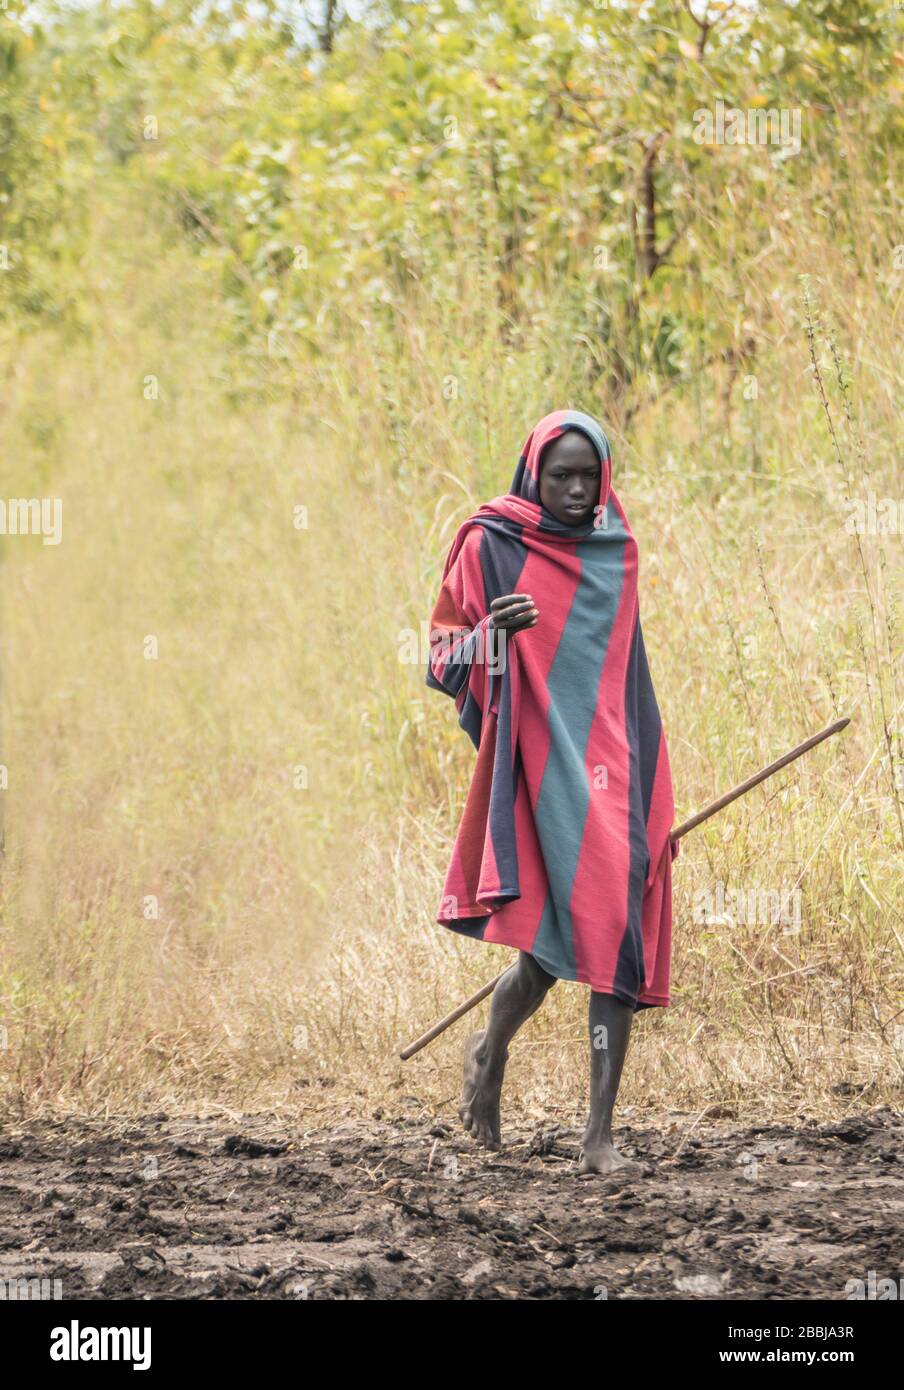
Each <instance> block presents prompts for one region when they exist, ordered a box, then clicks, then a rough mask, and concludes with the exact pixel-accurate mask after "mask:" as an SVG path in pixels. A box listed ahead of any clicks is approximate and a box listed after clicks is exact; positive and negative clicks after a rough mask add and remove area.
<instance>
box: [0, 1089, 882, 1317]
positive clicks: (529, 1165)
mask: <svg viewBox="0 0 904 1390" xmlns="http://www.w3.org/2000/svg"><path fill="white" fill-rule="evenodd" d="M402 1108H403V1111H405V1110H406V1107H405V1106H403V1107H402ZM377 1113H378V1115H379V1112H377ZM902 1131H904V1123H902V1117H901V1116H900V1115H899V1114H896V1113H895V1112H893V1111H892V1110H890V1109H888V1108H887V1107H886V1108H882V1109H879V1110H873V1111H870V1112H868V1113H863V1114H858V1115H851V1116H849V1117H848V1118H846V1119H844V1120H841V1121H839V1122H837V1123H834V1124H816V1123H810V1124H807V1125H803V1126H798V1127H788V1126H781V1125H765V1126H761V1127H754V1128H741V1127H738V1126H737V1125H734V1126H732V1125H731V1124H726V1123H724V1122H718V1121H716V1122H714V1121H713V1120H712V1119H709V1120H707V1119H705V1118H704V1119H700V1118H699V1117H695V1116H693V1115H673V1116H671V1117H664V1118H663V1119H662V1120H661V1121H660V1122H659V1123H657V1124H656V1125H655V1126H654V1125H650V1126H649V1127H640V1126H638V1127H630V1126H629V1127H625V1128H622V1129H620V1131H619V1133H618V1136H617V1139H618V1142H619V1143H620V1146H621V1147H622V1148H623V1150H624V1151H625V1152H627V1153H629V1154H631V1155H632V1156H634V1157H637V1158H639V1159H641V1160H642V1161H643V1163H644V1165H645V1176H643V1177H641V1178H639V1179H637V1178H635V1179H632V1181H631V1182H629V1183H626V1182H624V1180H614V1179H605V1180H601V1179H599V1178H596V1177H580V1176H579V1175H578V1172H577V1165H576V1155H577V1144H578V1137H579V1136H578V1131H577V1130H571V1129H566V1128H561V1127H559V1128H547V1129H540V1130H537V1129H530V1128H522V1129H520V1130H519V1129H517V1128H516V1129H514V1130H513V1129H511V1128H509V1129H508V1130H507V1133H506V1140H507V1142H506V1147H505V1149H504V1150H503V1151H502V1152H501V1153H500V1154H498V1155H493V1156H485V1155H482V1154H480V1153H479V1152H478V1151H477V1150H475V1149H474V1148H473V1147H472V1146H471V1143H470V1140H467V1139H466V1138H465V1137H464V1136H460V1135H459V1133H458V1132H457V1131H456V1130H455V1129H454V1128H452V1126H451V1125H449V1124H448V1123H446V1122H442V1123H440V1122H437V1121H436V1120H435V1119H434V1118H432V1117H430V1116H426V1115H425V1114H424V1113H423V1111H422V1110H421V1109H420V1107H419V1106H418V1105H417V1104H416V1103H415V1102H414V1101H411V1102H409V1103H408V1106H407V1112H406V1113H402V1114H397V1115H394V1116H392V1117H389V1116H382V1115H381V1116H380V1117H379V1118H373V1119H371V1120H368V1121H363V1120H349V1121H347V1122H345V1123H340V1124H338V1125H335V1126H333V1127H331V1128H329V1129H326V1128H319V1129H316V1130H311V1131H305V1130H304V1129H303V1128H302V1127H301V1126H300V1125H298V1124H296V1125H294V1126H290V1125H288V1124H287V1123H286V1122H285V1121H276V1120H274V1119H273V1118H272V1117H270V1118H268V1117H265V1116H244V1117H242V1119H241V1121H240V1122H237V1121H235V1120H233V1121H232V1122H226V1123H224V1121H223V1120H222V1119H221V1118H220V1119H191V1118H185V1117H180V1118H178V1119H176V1118H168V1117H167V1116H165V1115H148V1116H145V1117H143V1118H142V1119H141V1120H140V1121H131V1122H122V1123H120V1124H118V1125H117V1124H114V1123H113V1122H111V1121H108V1122H106V1123H103V1124H102V1123H85V1122H73V1121H66V1122H55V1123H42V1124H37V1123H34V1124H29V1125H14V1124H10V1123H6V1124H4V1125H3V1126H2V1127H0V1279H4V1280H8V1279H22V1278H31V1279H59V1280H60V1281H61V1286H60V1290H59V1291H60V1293H61V1296H62V1297H63V1298H76V1299H121V1298H152V1299H160V1298H164V1299H165V1298H190V1299H249V1298H251V1299H305V1298H308V1299H601V1298H612V1299H649V1298H654V1299H688V1298H690V1299H698V1298H703V1299H707V1298H719V1299H726V1298H727V1299H791V1298H795V1299H817V1298H829V1299H839V1300H841V1299H844V1298H845V1283H846V1282H847V1280H849V1279H853V1278H860V1279H863V1280H866V1278H867V1275H868V1271H870V1270H874V1271H876V1275H877V1277H878V1278H893V1279H895V1280H900V1279H901V1278H902V1277H904V1242H902V1227H904V1220H902V1213H904V1201H902V1196H904V1168H902V1154H904V1148H902V1142H901V1141H902Z"/></svg>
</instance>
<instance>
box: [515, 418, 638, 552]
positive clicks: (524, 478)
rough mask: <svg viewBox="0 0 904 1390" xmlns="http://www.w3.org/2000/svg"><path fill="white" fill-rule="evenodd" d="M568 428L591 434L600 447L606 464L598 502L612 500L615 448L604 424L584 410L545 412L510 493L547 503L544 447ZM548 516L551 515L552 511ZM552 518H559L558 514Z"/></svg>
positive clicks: (599, 455) (528, 443)
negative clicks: (543, 482)
mask: <svg viewBox="0 0 904 1390" xmlns="http://www.w3.org/2000/svg"><path fill="white" fill-rule="evenodd" d="M566 430H578V431H580V433H581V434H584V435H586V436H587V438H588V439H589V440H590V443H591V444H592V445H593V447H594V449H595V450H596V455H597V458H598V459H599V461H600V463H601V464H602V469H601V470H600V494H599V498H598V505H599V506H600V507H605V505H606V503H607V502H608V501H609V490H610V488H611V486H612V451H611V450H610V448H609V441H608V439H607V438H606V436H605V433H604V432H603V429H602V427H601V426H600V425H598V424H597V422H596V420H594V419H593V418H592V416H590V415H585V414H584V412H583V411H582V410H554V411H553V412H552V414H550V415H544V416H543V419H542V420H540V421H539V423H538V424H536V425H535V426H534V428H533V429H532V430H531V432H530V434H529V435H528V436H527V440H526V441H525V444H524V448H523V449H522V450H521V457H520V458H519V460H518V467H517V468H516V469H515V476H514V477H513V478H512V486H511V489H510V492H509V495H510V496H514V497H521V498H523V499H524V501H525V502H536V503H538V504H539V505H540V506H541V507H543V504H542V502H540V467H541V464H542V461H543V451H544V449H545V448H546V446H547V445H548V444H551V443H552V442H553V440H554V439H559V438H560V437H561V436H562V435H563V434H564V433H565V431H566ZM543 510H544V511H546V508H545V507H544V508H543ZM547 516H549V513H548V512H547ZM551 519H552V520H555V518H554V517H553V518H551ZM559 525H561V523H559ZM566 529H567V530H569V531H571V530H573V529H574V528H573V527H570V526H569V527H567V528H566Z"/></svg>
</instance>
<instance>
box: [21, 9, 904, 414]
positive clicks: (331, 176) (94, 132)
mask: <svg viewBox="0 0 904 1390" xmlns="http://www.w3.org/2000/svg"><path fill="white" fill-rule="evenodd" d="M2 33H3V39H2V47H0V54H2V61H3V64H4V87H5V94H6V96H7V99H6V100H5V101H4V114H3V125H2V132H3V133H2V144H0V180H2V195H0V196H2V199H3V202H2V204H0V208H2V223H0V225H2V227H3V235H4V236H5V237H6V239H7V241H8V242H9V243H10V244H11V245H12V246H13V247H16V248H18V249H17V251H16V252H15V254H16V255H17V256H19V258H20V264H21V265H22V266H23V267H26V266H30V265H31V264H32V263H34V264H35V265H36V266H40V265H41V264H43V263H44V261H45V260H46V258H48V257H53V256H54V255H58V254H59V252H60V239H61V238H62V239H63V241H67V240H69V241H72V240H76V239H77V225H75V224H74V222H73V218H74V215H75V208H76V205H77V202H78V196H77V195H78V192H79V190H80V189H81V190H84V189H85V188H87V187H88V186H89V185H90V184H91V183H93V182H94V181H95V180H97V179H98V178H99V177H100V178H101V179H107V180H113V181H114V182H115V180H116V179H117V178H128V179H130V180H136V179H137V180H141V181H142V182H143V183H144V184H146V185H147V187H148V190H149V193H150V192H152V191H153V192H154V193H155V194H157V193H162V194H163V195H164V197H165V199H166V200H167V203H168V205H169V206H170V207H171V208H172V209H173V210H174V212H175V214H176V217H177V219H178V225H179V227H180V228H181V234H182V235H184V236H188V237H189V238H191V239H192V240H193V242H194V244H195V245H196V247H197V250H198V254H199V255H202V256H204V257H205V258H207V259H208V260H209V261H211V262H212V263H213V264H215V265H216V266H218V267H219V273H220V274H221V276H222V286H223V290H224V292H225V293H226V294H227V295H228V296H229V298H230V300H231V302H232V304H233V307H234V313H235V324H236V331H237V333H238V334H240V335H241V336H244V338H245V340H246V341H247V342H249V343H250V342H252V341H259V340H260V338H261V335H269V336H268V341H269V342H270V343H271V345H272V344H273V343H274V342H277V343H280V342H281V343H286V344H291V346H292V350H293V351H298V350H303V351H304V350H309V351H311V352H314V353H316V352H317V351H318V350H319V348H320V346H321V345H322V344H323V342H324V341H325V339H327V338H330V337H332V336H333V335H335V334H336V332H337V331H339V330H341V329H342V327H343V325H345V324H346V323H347V322H348V321H351V322H352V323H357V322H359V321H360V319H361V318H362V316H364V315H370V316H371V318H372V319H375V320H377V321H379V322H382V323H383V324H384V325H385V326H387V327H390V328H391V327H392V326H393V325H394V324H395V323H396V319H397V316H398V315H399V314H400V313H405V312H406V306H407V311H408V312H410V310H411V305H412V303H413V302H415V301H417V299H418V296H427V297H428V298H429V300H430V302H431V304H432V305H434V306H439V308H438V311H439V312H442V306H454V305H455V304H456V303H457V302H458V300H459V299H460V295H461V286H462V282H463V279H464V278H466V277H468V276H471V275H473V274H475V273H479V274H481V275H483V276H485V277H486V279H487V283H486V285H485V286H484V291H485V295H486V297H487V301H488V302H492V303H493V304H494V305H495V306H496V307H497V309H498V312H499V317H500V325H501V332H502V333H503V335H506V334H510V335H511V334H515V335H516V334H517V333H518V331H519V325H522V324H523V323H524V322H525V321H529V320H531V319H532V318H533V317H535V316H537V315H542V314H543V313H544V312H545V309H546V306H548V304H549V303H550V298H551V296H555V301H556V304H557V305H558V306H559V308H558V310H557V312H558V313H560V314H564V316H565V320H566V322H565V324H564V327H565V328H566V329H567V331H568V332H569V333H573V334H577V335H579V336H580V338H581V340H582V341H584V342H585V343H586V363H585V367H586V373H587V377H588V381H589V382H593V381H594V380H597V379H599V378H600V377H603V378H604V379H605V381H606V383H607V385H608V386H609V387H610V388H611V389H614V390H616V391H621V392H624V391H629V390H630V389H631V388H632V384H634V383H636V382H637V381H638V380H639V379H640V378H641V377H642V378H643V380H644V381H646V382H649V381H650V380H653V381H662V382H666V381H668V380H670V379H674V378H681V377H683V376H686V375H688V374H689V373H692V372H693V371H695V370H700V369H703V368H705V367H706V365H707V363H709V362H712V361H715V360H719V361H721V362H728V363H729V364H732V365H733V366H734V367H735V368H736V367H737V366H738V365H739V364H741V363H743V362H744V361H745V360H746V359H747V358H748V357H750V356H751V355H752V354H753V353H755V351H756V328H755V325H754V324H753V322H752V321H751V316H750V313H749V305H748V303H747V301H746V299H745V294H744V291H743V275H742V271H743V267H744V266H745V265H747V264H749V263H750V262H751V261H755V259H756V258H757V257H762V256H765V255H768V254H771V252H772V251H773V250H774V248H775V246H776V244H777V242H778V241H779V240H780V236H781V224H782V219H783V218H784V217H786V216H788V215H789V214H788V208H789V207H790V206H791V205H794V206H796V207H801V206H805V207H806V210H807V215H808V216H810V217H812V218H813V219H814V223H815V220H816V219H818V220H819V225H822V226H826V225H827V226H828V227H829V228H830V229H831V234H832V236H833V238H835V239H836V240H837V241H839V242H840V243H841V244H843V245H844V246H845V248H846V250H847V251H848V252H849V254H850V255H851V256H852V257H858V256H860V255H863V254H864V251H865V250H866V249H867V248H866V247H865V246H864V244H863V236H864V228H869V232H868V235H869V237H870V238H872V239H873V240H875V239H876V238H885V239H886V241H887V245H886V246H885V247H883V248H881V257H880V258H883V257H884V259H885V260H886V261H887V262H888V264H889V265H891V258H892V253H893V247H894V245H895V241H896V239H897V231H896V225H897V211H898V209H897V207H896V206H895V205H894V201H893V199H894V194H893V179H894V172H895V170H894V155H895V153H896V150H897V148H899V145H900V134H901V95H902V72H901V63H902V54H901V52H900V51H899V50H900V47H901V41H902V34H901V12H900V11H899V10H895V9H893V8H890V7H886V6H880V5H876V4H872V3H867V0H845V2H844V3H834V2H833V0H817V2H816V3H813V4H806V5H805V4H780V5H771V4H769V5H766V4H754V3H751V4H740V3H735V4H730V3H722V2H721V0H710V3H708V4H703V3H702V0H692V2H691V3H688V4H685V5H684V6H682V5H679V4H676V3H670V0H647V3H644V4H641V5H636V4H629V3H615V0H612V3H603V2H602V0H599V3H588V2H587V0H561V3H555V4H553V3H547V0H533V3H528V0H503V2H502V3H498V0H494V3H488V0H383V3H379V4H363V5H361V6H360V7H359V8H358V9H357V10H356V11H355V13H354V16H353V17H352V16H350V15H348V14H346V13H344V12H343V11H342V10H341V9H340V8H339V7H337V6H336V5H334V4H318V5H312V6H295V7H294V8H292V7H290V8H289V9H286V7H285V6H276V5H273V6H270V5H266V6H263V7H261V8H260V9H258V10H255V12H254V15H253V17H252V15H251V13H250V12H248V11H246V10H245V9H244V8H243V7H242V6H240V5H208V6H205V7H202V8H200V9H199V7H197V6H193V5H190V4H187V3H181V2H180V3H161V4H153V3H150V2H149V0H137V3H136V2H135V0H127V3H125V4H117V5H108V6H100V7H91V8H90V9H89V10H86V11H83V12H76V13H74V14H73V13H72V12H70V11H69V10H64V9H60V10H59V11H56V12H54V11H52V10H51V11H48V12H47V14H46V17H45V20H44V28H43V31H41V32H40V33H39V32H37V31H35V30H34V29H31V30H28V29H26V28H25V27H23V25H22V24H21V22H19V23H17V21H16V19H15V18H14V17H13V16H11V15H7V17H6V18H5V19H4V21H3V30H2ZM718 103H723V104H724V108H726V109H728V110H730V109H731V108H737V110H738V111H739V112H741V113H742V114H743V116H744V119H745V121H746V122H750V121H753V122H757V121H760V120H761V121H762V122H763V123H764V124H763V126H762V127H760V129H761V130H762V131H765V132H767V133H768V132H771V134H768V136H767V138H765V139H762V140H761V141H760V142H759V143H749V142H748V140H747V139H745V138H744V137H743V134H742V136H741V138H740V139H737V138H735V139H733V138H732V133H734V135H737V131H736V130H735V131H734V132H732V131H731V130H730V131H729V133H728V134H727V135H726V136H725V138H724V139H723V140H722V141H721V142H717V140H716V141H712V142H711V141H709V140H707V139H702V138H701V135H702V134H705V132H703V131H702V129H701V127H702V125H703V123H704V120H705V117H706V113H709V115H710V117H715V113H716V112H717V104H718ZM780 118H781V119H784V120H785V121H786V122H787V125H786V126H785V127H780V124H779V122H780ZM798 121H799V126H797V125H796V124H795V123H796V122H798ZM729 126H731V120H729ZM780 130H785V132H786V134H787V133H788V132H789V131H792V130H797V131H799V136H800V139H799V147H798V145H797V141H796V140H794V139H792V141H791V143H790V144H789V142H788V141H787V140H786V141H785V142H784V143H782V142H781V140H780ZM717 139H718V137H717ZM864 165H868V169H869V180H868V182H867V183H866V184H864V183H863V181H862V180H861V179H859V178H858V179H857V180H853V179H852V178H851V177H850V174H851V170H852V168H853V166H857V168H858V170H859V169H862V167H863V166H864ZM864 198H866V200H867V203H868V206H865V205H864ZM76 222H77V219H76ZM876 250H877V248H876V247H873V248H872V251H873V253H874V254H875V253H876ZM739 277H740V278H739ZM13 283H14V284H17V285H18V298H19V302H20V303H21V305H22V306H23V307H27V308H30V309H32V310H35V309H44V308H50V307H55V306H57V305H58V303H59V299H60V297H59V295H50V294H49V293H48V292H47V290H46V289H42V284H43V278H42V276H41V274H40V273H38V272H35V275H34V277H31V278H30V277H29V275H28V273H27V272H25V271H23V273H22V275H21V276H20V277H19V279H18V280H16V278H15V277H14V280H13ZM7 297H8V296H7ZM63 298H65V294H64V296H63Z"/></svg>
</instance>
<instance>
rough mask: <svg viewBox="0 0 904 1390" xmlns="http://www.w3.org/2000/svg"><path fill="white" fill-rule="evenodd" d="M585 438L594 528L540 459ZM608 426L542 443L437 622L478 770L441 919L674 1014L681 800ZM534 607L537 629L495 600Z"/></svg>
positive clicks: (442, 686) (435, 675)
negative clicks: (675, 835) (571, 516)
mask: <svg viewBox="0 0 904 1390" xmlns="http://www.w3.org/2000/svg"><path fill="white" fill-rule="evenodd" d="M569 429H573V430H581V431H583V432H584V433H585V434H586V435H587V436H588V437H589V438H590V440H591V442H592V443H593V445H594V447H595V449H596V451H597V453H598V455H599V458H600V460H601V463H602V467H601V479H600V494H599V504H598V506H597V507H596V509H595V515H594V517H593V519H592V520H591V521H590V522H589V523H588V524H586V525H584V524H581V525H579V526H577V527H575V526H569V525H567V524H565V523H563V522H560V521H558V520H557V519H556V518H555V517H554V516H553V515H552V514H551V513H550V512H549V511H547V509H546V507H544V506H543V504H542V502H541V501H540V494H539V486H538V484H539V477H540V471H539V470H540V458H541V454H542V451H543V449H544V447H545V446H546V445H547V444H549V443H550V442H551V441H552V440H554V439H556V438H558V437H559V436H560V435H561V434H562V433H563V432H564V431H565V430H569ZM611 471H612V470H611V453H610V449H609V443H608V441H607V439H606V436H605V434H604V433H603V431H602V429H601V428H600V426H599V425H598V424H597V423H596V421H595V420H593V419H591V418H590V417H589V416H587V415H584V414H582V413H581V412H578V411H555V412H554V413H553V414H551V415H547V416H545V418H544V419H542V420H541V421H540V422H539V424H538V425H537V426H536V427H535V428H534V429H533V430H532V432H531V434H530V436H529V437H528V440H527V442H526V444H525V446H524V450H523V452H522V455H521V458H520V460H519V462H518V467H517V470H516V472H515V476H514V479H513V481H512V487H511V491H510V492H509V493H508V494H507V495H506V496H504V497H497V498H495V499H494V500H493V501H492V502H489V503H487V504H486V505H484V506H481V507H480V508H479V509H478V511H477V512H476V514H475V515H474V516H472V517H470V518H469V519H468V520H467V521H466V522H465V523H464V524H463V525H462V526H461V528H460V529H459V531H458V533H457V535H456V537H455V540H454V543H453V545H452V548H451V551H450V552H449V555H448V558H447V560H446V563H445V567H444V570H443V578H442V587H441V590H440V594H439V598H438V600H437V603H436V606H435V608H434V611H433V617H432V621H431V634H430V642H431V654H430V663H429V670H428V672H427V684H428V685H429V686H432V687H433V688H434V689H436V690H441V691H444V692H445V693H447V694H449V695H451V696H452V697H453V698H454V700H455V704H456V706H457V709H458V714H459V722H460V723H461V725H462V727H463V728H464V729H465V731H466V732H467V733H468V735H469V736H470V738H471V740H472V741H473V743H474V744H475V746H476V748H477V761H476V766H475V769H474V774H473V778H472V781H471V786H470V790H469V793H468V797H467V801H466V804H465V808H464V812H463V814H462V818H461V823H460V825H459V828H458V833H457V836H456V840H455V846H454V850H453V854H452V862H451V864H450V866H449V871H448V874H447V877H446V882H445V887H444V891H443V898H442V902H441V904H440V909H439V913H438V918H437V920H438V921H439V922H441V923H443V924H444V925H445V926H447V927H450V928H452V929H453V930H455V931H457V932H461V933H464V934H465V935H468V936H472V937H475V938H478V939H480V940H483V941H494V942H501V943H502V944H504V945H507V946H513V947H516V948H518V949H520V950H523V951H529V952H530V953H531V954H532V955H533V956H534V958H535V959H536V960H537V961H538V962H539V964H540V965H542V966H543V968H544V969H545V970H547V971H548V972H549V973H550V974H552V975H554V976H556V977H558V978H559V979H564V980H580V981H582V982H584V983H585V984H588V985H590V987H591V988H592V989H594V990H598V991H600V992H601V993H605V994H612V995H615V996H616V997H617V998H619V999H621V1000H623V1001H624V1002H625V1003H628V1004H631V1005H633V1006H634V1008H643V1007H646V1006H649V1005H657V1004H658V1005H664V1004H668V1002H669V964H670V954H671V918H672V903H671V861H672V858H673V857H674V854H675V852H676V851H677V845H673V844H671V843H670V841H669V830H670V828H671V825H672V819H673V813H674V803H673V800H672V785H671V776H670V772H669V761H668V753H667V750H666V743H665V738H664V735H663V732H662V726H661V722H660V717H659V710H658V707H657V704H656V697H655V695H654V693H653V685H652V682H651V679H650V672H649V668H648V666H647V658H646V652H645V650H644V643H643V636H642V634H641V628H640V621H639V617H638V602H637V543H636V541H635V539H634V537H633V535H632V534H631V531H630V529H629V527H628V522H627V518H626V517H625V513H624V510H623V508H622V506H621V504H620V503H619V501H618V499H617V497H616V496H615V493H614V492H613V491H612V489H611ZM516 592H517V593H527V594H531V595H533V597H534V602H535V603H536V605H537V608H538V609H539V612H540V618H539V620H538V622H537V625H536V626H535V627H533V628H530V629H528V630H522V631H520V632H517V633H515V634H505V633H504V632H503V631H501V630H497V629H495V628H493V627H492V625H491V623H490V617H489V613H490V604H491V603H492V601H493V600H494V599H495V598H497V597H499V596H501V595H504V594H511V593H516Z"/></svg>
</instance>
